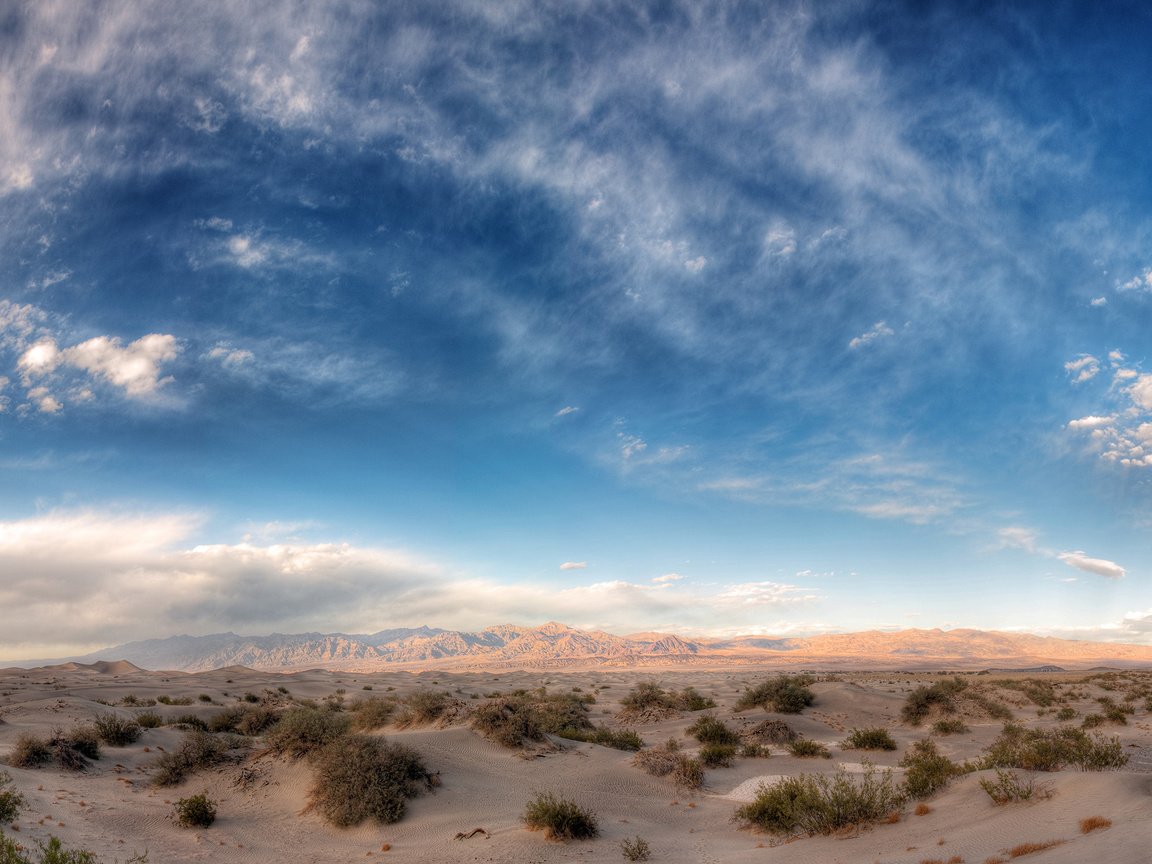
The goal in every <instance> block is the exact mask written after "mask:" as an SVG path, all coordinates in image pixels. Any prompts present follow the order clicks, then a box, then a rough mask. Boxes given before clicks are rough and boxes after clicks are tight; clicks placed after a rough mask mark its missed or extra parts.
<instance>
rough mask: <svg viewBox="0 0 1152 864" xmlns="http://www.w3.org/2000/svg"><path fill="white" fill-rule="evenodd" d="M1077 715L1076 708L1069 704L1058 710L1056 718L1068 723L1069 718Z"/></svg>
mask: <svg viewBox="0 0 1152 864" xmlns="http://www.w3.org/2000/svg"><path fill="white" fill-rule="evenodd" d="M1075 716H1076V709H1075V708H1073V707H1071V706H1069V705H1065V706H1064V707H1063V708H1061V709H1060V710H1059V711H1057V712H1056V719H1057V720H1059V721H1060V722H1061V723H1067V722H1068V721H1069V720H1071V719H1072V718H1073V717H1075Z"/></svg>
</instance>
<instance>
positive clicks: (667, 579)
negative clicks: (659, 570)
mask: <svg viewBox="0 0 1152 864" xmlns="http://www.w3.org/2000/svg"><path fill="white" fill-rule="evenodd" d="M683 578H684V577H683V576H681V575H680V574H679V573H665V574H664V575H662V576H653V577H652V582H653V584H655V585H668V584H670V583H672V582H679V581H680V580H681V579H683Z"/></svg>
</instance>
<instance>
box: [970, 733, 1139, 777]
mask: <svg viewBox="0 0 1152 864" xmlns="http://www.w3.org/2000/svg"><path fill="white" fill-rule="evenodd" d="M1127 762H1128V756H1127V755H1125V753H1124V750H1123V747H1122V746H1121V744H1120V740H1119V739H1118V738H1110V739H1109V738H1104V737H1103V736H1102V735H1091V736H1090V735H1088V733H1086V732H1085V731H1084V730H1082V729H1077V728H1075V727H1074V726H1058V727H1057V728H1055V729H1048V730H1042V729H1025V728H1024V727H1022V726H1017V725H1015V724H1006V725H1005V726H1004V730H1003V731H1002V732H1001V733H1000V736H999V737H998V738H997V739H996V740H995V741H993V742H992V745H991V746H990V747H989V748H988V750H987V751H986V752H985V754H984V757H983V758H982V759H981V760H980V764H981V766H982V767H984V768H1021V769H1023V770H1025V771H1059V770H1060V769H1061V768H1063V767H1065V766H1066V765H1074V766H1076V767H1078V768H1080V769H1081V770H1082V771H1106V770H1109V769H1113V768H1121V767H1123V766H1124V765H1125V764H1127Z"/></svg>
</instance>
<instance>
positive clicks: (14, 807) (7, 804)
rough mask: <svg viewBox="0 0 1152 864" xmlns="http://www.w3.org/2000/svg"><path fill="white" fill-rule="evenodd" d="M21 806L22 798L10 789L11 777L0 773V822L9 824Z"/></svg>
mask: <svg viewBox="0 0 1152 864" xmlns="http://www.w3.org/2000/svg"><path fill="white" fill-rule="evenodd" d="M23 806H24V796H23V795H21V794H20V793H19V792H17V791H16V790H15V789H13V788H12V776H11V775H10V774H9V773H8V772H7V771H0V822H11V821H12V820H13V819H15V818H16V814H17V813H19V812H20V808H21V807H23ZM3 860H4V859H3V858H0V861H3Z"/></svg>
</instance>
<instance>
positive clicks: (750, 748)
mask: <svg viewBox="0 0 1152 864" xmlns="http://www.w3.org/2000/svg"><path fill="white" fill-rule="evenodd" d="M740 755H741V756H742V757H743V758H745V759H767V758H768V757H769V756H771V755H772V751H771V750H770V749H768V746H767V745H765V744H751V743H750V744H742V745H741V746H740Z"/></svg>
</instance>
